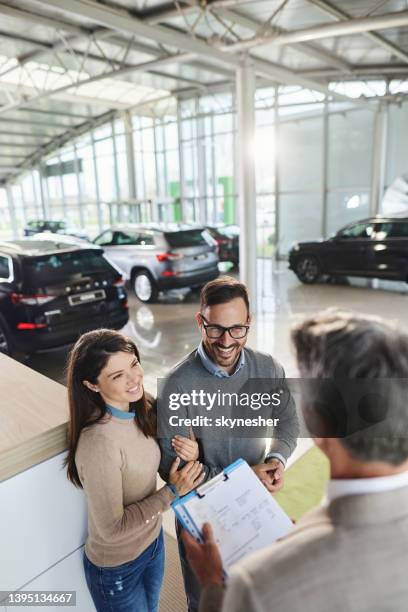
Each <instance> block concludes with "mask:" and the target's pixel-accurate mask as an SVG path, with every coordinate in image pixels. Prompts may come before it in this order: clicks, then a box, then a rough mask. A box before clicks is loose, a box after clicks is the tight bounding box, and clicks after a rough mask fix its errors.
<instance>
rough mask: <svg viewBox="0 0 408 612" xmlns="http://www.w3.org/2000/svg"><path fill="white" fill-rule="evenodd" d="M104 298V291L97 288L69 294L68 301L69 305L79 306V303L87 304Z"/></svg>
mask: <svg viewBox="0 0 408 612" xmlns="http://www.w3.org/2000/svg"><path fill="white" fill-rule="evenodd" d="M105 298H106V293H105V291H104V290H103V289H98V290H97V291H88V292H87V293H77V294H76V295H69V296H68V302H69V304H70V306H79V305H80V304H88V303H89V302H96V301H98V300H104V299H105Z"/></svg>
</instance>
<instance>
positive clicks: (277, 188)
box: [273, 85, 281, 261]
mask: <svg viewBox="0 0 408 612" xmlns="http://www.w3.org/2000/svg"><path fill="white" fill-rule="evenodd" d="M273 137H274V140H275V159H274V174H275V261H279V259H280V253H279V241H280V220H281V215H280V181H279V146H278V143H279V86H278V85H275V96H274V101H273Z"/></svg>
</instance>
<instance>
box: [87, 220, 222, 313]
mask: <svg viewBox="0 0 408 612" xmlns="http://www.w3.org/2000/svg"><path fill="white" fill-rule="evenodd" d="M94 243H95V244H97V245H99V246H101V247H103V249H104V251H105V254H106V257H107V258H108V259H109V261H111V262H113V264H115V265H116V266H118V268H120V269H121V270H123V271H124V272H125V274H126V275H127V277H128V278H129V280H130V282H131V285H132V286H133V289H134V291H135V294H136V297H137V298H138V299H139V300H140V301H141V302H154V301H155V300H156V298H157V296H158V293H159V291H165V290H167V289H177V288H181V287H200V286H202V285H204V284H205V283H206V282H208V281H210V280H213V279H214V278H217V276H218V274H219V271H218V256H217V252H216V251H217V243H216V242H215V240H214V239H213V238H211V236H210V235H209V233H208V232H207V231H206V230H205V229H204V228H203V227H192V226H188V225H171V226H169V225H166V226H161V225H154V224H152V225H124V226H117V227H112V228H110V229H107V230H105V231H104V232H102V234H100V235H99V236H98V237H97V238H95V240H94Z"/></svg>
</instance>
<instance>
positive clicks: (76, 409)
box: [65, 329, 156, 488]
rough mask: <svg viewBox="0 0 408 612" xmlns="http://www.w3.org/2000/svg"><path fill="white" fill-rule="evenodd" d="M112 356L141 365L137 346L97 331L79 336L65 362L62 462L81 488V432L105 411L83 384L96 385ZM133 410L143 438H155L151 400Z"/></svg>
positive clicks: (99, 399)
mask: <svg viewBox="0 0 408 612" xmlns="http://www.w3.org/2000/svg"><path fill="white" fill-rule="evenodd" d="M115 353H133V354H134V355H135V356H136V357H137V359H138V361H140V356H139V351H138V349H137V346H136V344H135V343H134V342H133V340H131V339H130V338H127V337H125V336H123V335H122V334H120V333H119V332H116V331H112V330H110V329H98V330H95V331H91V332H88V333H86V334H84V335H83V336H81V337H80V338H79V340H78V341H77V342H76V344H75V345H74V347H73V349H72V350H71V352H70V354H69V358H68V365H67V386H68V403H69V414H70V421H69V429H68V456H67V458H66V460H65V465H66V467H67V475H68V479H69V480H70V481H71V482H72V483H73V484H74V485H75V486H77V487H80V488H82V483H81V480H80V478H79V474H78V470H77V467H76V464H75V453H76V450H77V447H78V441H79V437H80V435H81V432H82V430H83V429H85V428H86V427H91V426H93V425H96V424H97V423H101V422H103V421H104V420H105V417H106V415H107V409H106V405H105V402H104V401H103V399H102V397H101V396H100V394H99V393H95V392H94V391H91V390H90V389H88V387H86V386H85V385H84V383H83V381H84V380H87V381H89V382H90V383H92V384H97V379H98V377H99V374H100V373H101V371H102V370H103V368H104V367H105V366H106V364H107V362H108V359H109V358H110V357H111V356H112V355H114V354H115ZM133 408H135V409H136V410H135V421H136V423H137V424H138V426H139V428H140V429H141V431H142V432H143V433H144V435H145V436H146V437H150V436H151V437H154V436H155V435H156V411H155V409H154V408H153V407H152V401H151V400H150V398H149V399H148V398H146V395H145V393H144V392H143V396H142V398H141V399H140V400H139V401H138V402H135V403H133V404H131V405H130V409H131V410H132V409H133Z"/></svg>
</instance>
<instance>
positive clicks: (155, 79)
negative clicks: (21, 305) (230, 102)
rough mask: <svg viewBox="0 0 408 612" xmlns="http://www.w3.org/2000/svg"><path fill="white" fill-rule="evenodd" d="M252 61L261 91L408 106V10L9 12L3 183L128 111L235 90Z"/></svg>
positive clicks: (325, 4)
mask: <svg viewBox="0 0 408 612" xmlns="http://www.w3.org/2000/svg"><path fill="white" fill-rule="evenodd" d="M247 55H249V57H250V58H251V61H252V63H253V66H254V70H255V72H256V74H257V78H258V79H259V82H260V83H269V84H276V83H278V84H286V85H293V84H296V85H300V86H302V87H304V88H307V89H310V90H313V91H316V92H319V93H323V94H327V95H328V96H330V98H332V99H340V100H344V99H350V98H348V96H349V95H350V93H349V92H348V91H347V90H344V89H342V88H341V87H338V86H337V87H336V85H335V83H336V82H337V83H338V82H343V81H347V82H350V81H367V83H370V82H372V83H374V81H376V82H378V81H379V80H382V81H383V82H385V85H384V87H383V90H382V89H381V87H380V88H379V89H378V87H377V88H376V87H375V86H374V84H373V86H372V88H371V91H372V95H371V94H370V96H369V98H370V102H368V100H367V98H366V97H360V98H358V99H356V98H353V104H368V103H372V100H373V99H375V100H378V99H379V98H380V99H384V98H385V99H395V97H396V96H398V99H400V98H401V97H402V96H403V95H404V92H405V91H406V89H404V87H401V88H400V89H398V87H397V88H396V89H395V88H394V89H392V88H390V87H389V84H390V83H391V82H392V83H394V84H395V83H398V82H403V81H405V80H406V79H407V74H408V2H407V1H406V0H385V1H384V0H341V1H340V0H335V1H333V0H330V2H329V1H327V0H258V1H249V0H246V1H245V0H213V1H210V0H208V1H205V0H184V1H181V0H180V1H174V2H165V1H163V0H145V1H142V0H136V1H135V0H116V1H112V2H98V1H95V0H15V1H8V2H7V1H6V2H1V1H0V182H1V183H4V182H7V181H9V180H10V179H12V178H13V177H14V176H16V175H18V174H20V173H21V172H22V171H24V170H25V169H26V168H29V167H31V166H32V165H33V164H35V163H36V162H37V161H38V160H39V159H41V158H42V157H44V156H46V155H47V154H49V153H50V152H51V151H52V150H54V149H55V148H57V147H59V146H61V145H63V144H64V143H65V142H67V141H68V140H70V139H71V138H72V137H74V136H75V135H77V134H80V133H82V132H85V131H87V130H89V129H90V128H91V127H92V126H96V125H98V124H101V123H102V122H104V121H106V120H108V119H109V118H111V117H113V116H116V115H118V114H120V113H122V112H123V111H127V110H135V109H138V108H139V109H143V110H144V111H146V109H149V108H152V106H153V105H154V106H155V107H156V106H157V104H158V103H159V102H160V101H166V103H167V105H168V101H169V99H174V97H175V96H178V97H182V96H189V95H192V94H196V93H207V92H208V93H211V92H216V91H222V89H224V88H231V87H232V85H233V82H234V79H235V72H236V69H237V67H239V65H240V63H241V61H242V58H243V57H244V56H247ZM379 92H380V93H382V94H383V96H379V95H376V94H378V93H379ZM398 92H399V93H398Z"/></svg>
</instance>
